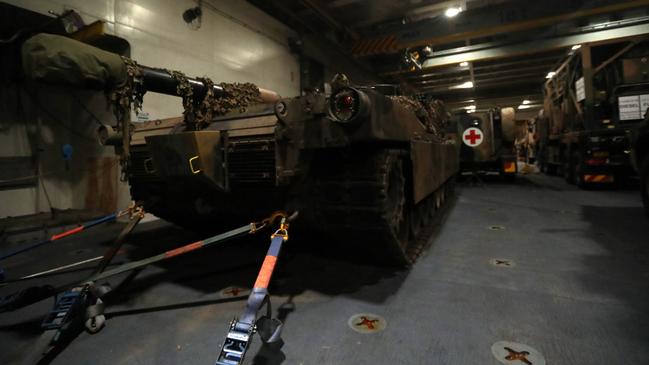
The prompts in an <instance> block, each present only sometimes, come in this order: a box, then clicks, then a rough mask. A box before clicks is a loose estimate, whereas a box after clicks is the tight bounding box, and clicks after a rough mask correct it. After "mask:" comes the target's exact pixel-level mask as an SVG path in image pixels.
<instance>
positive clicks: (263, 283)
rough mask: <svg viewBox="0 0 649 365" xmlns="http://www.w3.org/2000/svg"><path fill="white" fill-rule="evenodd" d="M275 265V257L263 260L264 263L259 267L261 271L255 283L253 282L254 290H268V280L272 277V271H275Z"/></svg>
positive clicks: (267, 257)
mask: <svg viewBox="0 0 649 365" xmlns="http://www.w3.org/2000/svg"><path fill="white" fill-rule="evenodd" d="M276 263H277V256H272V255H267V256H266V258H265V259H264V263H263V264H262V265H261V270H259V275H257V281H255V286H254V287H255V288H264V289H267V288H268V284H269V283H270V278H271V277H272V276H273V270H275V264H276Z"/></svg>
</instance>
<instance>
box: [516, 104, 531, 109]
mask: <svg viewBox="0 0 649 365" xmlns="http://www.w3.org/2000/svg"><path fill="white" fill-rule="evenodd" d="M531 107H532V106H531V105H523V104H521V105H519V106H518V109H529V108H531Z"/></svg>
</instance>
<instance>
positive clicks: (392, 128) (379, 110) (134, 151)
mask: <svg viewBox="0 0 649 365" xmlns="http://www.w3.org/2000/svg"><path fill="white" fill-rule="evenodd" d="M340 80H347V78H346V77H344V76H342V75H339V76H338V77H337V78H336V80H334V81H332V85H333V88H332V93H331V95H325V94H324V93H320V92H315V93H309V94H307V95H304V96H300V97H295V98H287V99H281V100H279V101H277V102H276V103H274V104H273V105H268V104H266V105H263V104H262V105H256V106H254V107H251V108H249V109H248V110H247V111H246V112H245V113H238V112H236V113H232V114H230V115H227V116H223V117H219V118H215V119H213V120H212V122H211V123H210V124H209V125H208V126H206V127H205V128H204V129H201V130H188V127H187V124H186V123H183V121H182V119H180V118H178V119H175V120H167V121H163V122H158V123H157V125H156V122H151V123H149V124H147V125H145V126H142V128H139V129H137V130H136V131H135V133H134V136H133V143H132V146H131V157H130V163H129V164H128V166H129V172H128V180H129V183H130V185H131V192H132V195H133V198H134V199H136V200H139V201H142V202H144V204H145V207H146V209H147V210H148V211H150V212H152V213H154V214H156V215H158V216H160V217H162V218H165V219H168V220H170V221H172V222H176V223H178V224H180V225H183V226H189V227H205V226H206V225H207V226H210V224H212V225H213V222H224V221H228V220H232V219H234V220H239V221H240V219H250V217H251V216H258V215H260V214H267V212H268V211H269V210H272V209H277V208H278V207H282V208H285V209H289V210H294V209H297V210H300V212H301V216H302V223H301V225H308V226H309V227H312V228H313V230H316V231H322V232H329V233H331V232H336V237H338V239H340V238H341V237H345V238H347V239H349V240H350V241H351V240H354V239H358V238H362V239H363V240H365V241H368V240H370V241H372V242H375V245H376V246H375V247H376V248H377V250H379V251H382V252H383V253H386V254H387V255H386V256H387V257H389V258H390V261H394V262H397V263H402V264H407V263H411V262H413V261H414V260H415V259H416V257H417V255H418V254H419V252H420V250H421V245H420V244H419V239H420V238H421V234H422V230H423V229H424V228H425V227H426V226H427V225H428V224H430V222H431V220H432V219H433V218H434V216H435V214H436V212H437V211H438V210H439V209H440V207H441V205H442V204H443V203H444V202H445V200H446V197H447V195H448V194H449V193H450V192H451V189H452V186H453V178H454V176H455V175H456V173H457V171H458V160H459V150H458V146H457V143H456V140H455V138H453V136H447V135H445V133H444V132H443V131H444V124H445V123H448V119H447V118H446V115H444V114H442V115H440V114H439V113H435V109H434V108H433V106H432V105H431V106H430V107H426V105H424V104H421V103H419V102H418V101H416V100H415V99H413V98H409V97H405V96H395V95H385V94H384V93H382V92H381V91H383V92H385V90H386V89H385V88H376V87H373V86H372V85H369V86H360V85H352V84H351V83H349V82H348V81H346V82H343V83H341V82H340ZM156 130H157V131H156ZM154 134H155V135H154ZM140 135H143V136H144V138H141V137H140ZM210 222H212V223H210Z"/></svg>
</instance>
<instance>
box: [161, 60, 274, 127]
mask: <svg viewBox="0 0 649 365" xmlns="http://www.w3.org/2000/svg"><path fill="white" fill-rule="evenodd" d="M167 72H169V73H170V74H171V76H172V77H173V78H174V79H176V80H177V81H178V87H177V90H176V92H177V93H178V95H180V96H181V97H182V98H183V107H184V112H183V116H184V121H185V123H186V124H187V126H188V129H190V130H200V129H203V128H205V127H207V126H208V125H209V123H210V122H211V121H212V119H213V118H214V117H217V116H221V115H225V114H227V113H230V112H232V111H235V110H238V111H239V112H241V113H243V112H245V111H246V108H247V107H248V106H250V105H252V104H256V103H260V102H261V101H262V100H261V94H260V93H259V88H258V87H257V86H256V85H255V84H251V83H238V82H235V83H232V84H230V83H225V82H222V83H220V84H218V86H220V87H221V88H223V92H224V94H225V95H222V96H216V95H214V82H213V81H212V80H210V78H208V77H198V78H197V80H199V81H200V82H202V83H203V85H205V89H206V92H205V96H204V97H203V100H201V102H200V103H198V104H197V103H195V102H194V95H193V94H194V91H193V90H192V88H191V85H190V84H189V81H188V80H187V77H186V76H185V75H184V74H183V73H182V72H179V71H167Z"/></svg>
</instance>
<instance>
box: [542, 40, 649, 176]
mask: <svg viewBox="0 0 649 365" xmlns="http://www.w3.org/2000/svg"><path fill="white" fill-rule="evenodd" d="M648 56H649V42H648V41H647V38H646V37H644V38H630V39H622V40H618V41H616V42H607V43H603V44H591V45H588V44H584V45H581V48H579V49H577V50H576V51H574V54H572V55H570V56H569V57H568V58H567V59H566V60H565V62H564V63H563V64H562V65H561V66H560V67H559V68H558V69H557V70H556V71H553V73H551V74H550V75H549V77H550V78H549V80H548V81H547V82H546V83H545V88H544V94H545V100H544V109H543V113H542V114H541V115H540V116H539V118H538V119H537V124H538V125H539V131H540V133H539V136H540V141H539V165H540V166H539V167H540V168H541V171H543V172H546V173H548V174H555V173H556V174H560V175H563V176H564V177H565V179H566V181H568V182H569V183H576V184H577V185H578V186H579V187H582V188H584V187H589V186H593V185H595V184H600V185H601V184H609V185H610V184H614V183H624V182H625V181H628V180H629V177H630V176H633V175H634V172H633V166H632V159H631V158H630V157H631V155H630V150H631V143H630V140H629V135H630V133H631V131H632V130H633V129H634V127H635V126H636V125H638V124H639V123H641V122H642V119H643V112H644V110H646V108H647V106H648V104H649V76H648V70H649V65H648V63H647V57H648Z"/></svg>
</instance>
